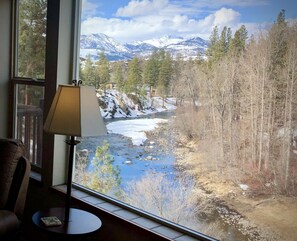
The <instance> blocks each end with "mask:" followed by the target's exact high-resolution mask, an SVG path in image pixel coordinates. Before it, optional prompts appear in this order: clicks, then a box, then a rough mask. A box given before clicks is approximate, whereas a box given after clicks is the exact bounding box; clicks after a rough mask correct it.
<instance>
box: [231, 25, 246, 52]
mask: <svg viewBox="0 0 297 241" xmlns="http://www.w3.org/2000/svg"><path fill="white" fill-rule="evenodd" d="M247 38H248V32H247V30H246V27H245V25H241V27H240V28H239V29H238V30H237V31H236V32H235V34H234V37H233V39H232V40H231V43H230V51H231V53H232V54H234V55H235V56H239V55H240V54H241V53H242V52H243V51H244V50H245V45H246V40H247Z"/></svg>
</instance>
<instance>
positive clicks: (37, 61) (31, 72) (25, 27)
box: [17, 0, 47, 78]
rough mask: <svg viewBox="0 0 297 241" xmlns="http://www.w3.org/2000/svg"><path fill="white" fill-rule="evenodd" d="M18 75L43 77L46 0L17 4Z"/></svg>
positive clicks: (28, 0) (25, 0)
mask: <svg viewBox="0 0 297 241" xmlns="http://www.w3.org/2000/svg"><path fill="white" fill-rule="evenodd" d="M18 12H19V31H18V32H19V36H18V73H17V74H18V76H20V77H32V78H44V73H45V43H46V14H47V1H46V0H36V1H33V0H23V1H20V4H19V11H18Z"/></svg>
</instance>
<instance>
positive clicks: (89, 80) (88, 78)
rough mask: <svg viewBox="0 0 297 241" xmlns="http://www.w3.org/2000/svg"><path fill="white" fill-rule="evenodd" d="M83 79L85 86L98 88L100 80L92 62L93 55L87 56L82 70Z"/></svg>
mask: <svg viewBox="0 0 297 241" xmlns="http://www.w3.org/2000/svg"><path fill="white" fill-rule="evenodd" d="M81 79H82V80H83V85H89V86H95V88H98V84H99V83H98V81H99V79H98V78H96V73H95V66H94V64H93V61H92V60H91V55H90V54H88V55H87V56H86V60H85V64H84V67H83V68H82V73H81Z"/></svg>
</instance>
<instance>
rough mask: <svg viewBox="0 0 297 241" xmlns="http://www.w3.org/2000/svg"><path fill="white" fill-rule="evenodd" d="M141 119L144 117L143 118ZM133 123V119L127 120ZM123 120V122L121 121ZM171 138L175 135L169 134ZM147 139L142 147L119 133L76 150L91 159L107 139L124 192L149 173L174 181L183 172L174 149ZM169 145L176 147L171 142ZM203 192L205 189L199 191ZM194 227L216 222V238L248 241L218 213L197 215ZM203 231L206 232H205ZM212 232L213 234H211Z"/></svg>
mask: <svg viewBox="0 0 297 241" xmlns="http://www.w3.org/2000/svg"><path fill="white" fill-rule="evenodd" d="M173 116H174V112H165V113H158V114H154V115H150V116H146V117H143V118H145V119H147V118H150V119H154V118H158V119H160V118H161V119H165V120H170V118H173ZM141 119H142V118H141ZM125 120H126V121H130V120H131V119H125ZM117 121H119V120H118V119H112V120H107V121H106V124H107V125H108V124H109V123H112V122H114V124H116V122H117ZM121 121H122V120H121ZM169 136H172V133H170V135H169ZM152 138H154V135H152V136H151V138H148V139H147V140H146V141H145V142H144V144H143V145H133V143H132V142H131V139H130V138H128V137H125V136H122V135H119V134H114V133H109V134H108V135H106V136H104V137H89V138H84V139H83V140H82V141H81V143H80V144H79V145H78V146H77V151H80V150H83V149H87V150H88V152H89V159H92V157H93V156H94V154H95V150H96V148H97V146H101V145H102V144H103V142H104V141H105V140H107V141H108V143H109V151H110V154H111V155H112V156H113V157H114V165H117V166H118V167H119V169H120V177H121V188H122V189H123V190H125V187H126V185H127V184H128V183H129V182H131V181H133V182H136V181H138V180H140V179H141V178H142V177H144V176H145V175H146V174H147V173H148V172H150V173H163V174H165V175H166V176H167V177H168V178H170V179H171V180H174V178H176V177H177V176H178V174H179V172H181V170H178V169H176V168H175V165H174V164H175V160H176V157H175V155H174V152H173V150H172V149H171V148H165V149H164V145H162V146H161V145H160V143H159V142H158V138H156V139H152ZM170 142H172V139H170V140H168V143H170ZM170 145H174V143H171V144H170ZM200 191H201V192H203V190H200ZM192 222H195V223H192V224H191V227H190V228H192V229H195V230H196V231H200V232H201V230H200V229H199V227H202V226H204V228H205V226H207V225H210V224H211V223H213V222H215V226H213V228H212V229H216V230H218V231H217V233H218V234H217V235H214V234H213V233H211V234H208V235H213V236H214V237H215V238H218V239H220V240H228V241H237V240H240V241H247V240H249V239H248V238H247V237H246V236H245V235H243V234H242V233H241V232H239V231H238V230H237V229H236V228H235V227H234V226H232V225H229V224H227V223H225V222H224V221H223V220H222V219H221V218H220V217H219V215H218V214H212V215H211V216H206V215H204V216H203V217H201V215H199V210H198V214H197V215H196V218H195V220H194V221H192ZM202 232H203V231H202ZM212 232H213V231H212Z"/></svg>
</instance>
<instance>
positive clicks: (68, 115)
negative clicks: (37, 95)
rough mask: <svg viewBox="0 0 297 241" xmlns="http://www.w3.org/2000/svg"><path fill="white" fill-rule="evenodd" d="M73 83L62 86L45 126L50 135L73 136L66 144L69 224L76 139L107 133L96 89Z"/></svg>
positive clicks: (66, 216)
mask: <svg viewBox="0 0 297 241" xmlns="http://www.w3.org/2000/svg"><path fill="white" fill-rule="evenodd" d="M73 83H74V85H59V87H58V89H57V92H56V94H55V97H54V100H53V102H52V105H51V108H50V110H49V113H48V116H47V118H46V121H45V124H44V130H45V131H46V132H49V133H53V134H60V135H67V136H69V137H70V138H69V139H68V140H66V141H65V142H66V143H67V144H68V145H69V162H68V174H67V193H66V202H65V221H69V211H70V201H71V187H72V170H73V159H74V147H75V145H77V144H78V143H79V142H80V141H78V140H76V137H88V136H99V135H104V134H106V133H107V131H106V126H105V124H104V122H103V119H102V116H101V114H100V109H99V104H98V101H97V98H96V92H95V88H94V87H91V86H80V83H81V81H73Z"/></svg>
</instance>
